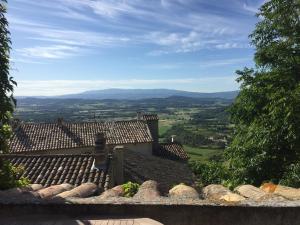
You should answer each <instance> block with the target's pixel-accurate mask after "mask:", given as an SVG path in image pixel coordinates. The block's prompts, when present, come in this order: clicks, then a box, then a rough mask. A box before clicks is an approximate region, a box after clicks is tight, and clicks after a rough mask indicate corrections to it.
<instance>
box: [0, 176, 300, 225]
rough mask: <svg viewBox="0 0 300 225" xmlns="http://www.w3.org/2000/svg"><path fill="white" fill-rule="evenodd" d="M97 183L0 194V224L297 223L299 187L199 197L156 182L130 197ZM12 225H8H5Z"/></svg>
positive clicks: (219, 191)
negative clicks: (56, 220)
mask: <svg viewBox="0 0 300 225" xmlns="http://www.w3.org/2000/svg"><path fill="white" fill-rule="evenodd" d="M97 189H98V188H97V186H96V185H95V184H92V183H86V184H82V185H81V186H78V187H75V188H73V187H72V186H70V185H68V184H61V185H54V186H51V187H48V188H43V186H41V185H38V184H35V185H31V186H29V187H25V188H15V189H11V190H7V191H0V224H1V221H3V219H6V218H16V217H18V218H20V217H24V216H28V215H31V216H32V215H34V216H39V217H43V216H47V217H48V218H51V217H57V216H66V217H69V218H72V219H73V220H75V219H77V220H81V219H96V218H145V217H146V218H151V219H154V220H156V221H159V222H161V223H163V224H165V225H198V224H199V225H298V224H300V193H299V192H300V191H299V189H295V188H290V187H284V186H279V185H275V186H274V185H273V184H266V185H263V186H262V187H260V188H257V187H254V186H251V185H243V186H240V187H238V188H237V189H236V190H235V191H234V192H232V191H229V190H228V189H226V188H225V187H223V186H221V185H209V186H207V187H205V188H204V189H203V190H202V193H198V192H197V191H196V190H195V189H194V188H192V187H190V186H187V185H184V184H180V185H177V186H175V187H173V188H172V189H171V190H169V193H168V195H164V196H163V195H161V194H160V192H159V189H158V183H157V182H156V181H146V182H144V183H143V184H142V185H141V187H140V188H139V190H138V192H137V193H136V194H135V195H134V196H133V197H131V198H125V197H122V196H124V190H123V189H122V186H116V187H114V188H112V189H110V190H107V191H105V192H104V193H101V194H100V195H99V193H98V191H97ZM6 225H7V224H6Z"/></svg>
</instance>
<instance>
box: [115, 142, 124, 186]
mask: <svg viewBox="0 0 300 225" xmlns="http://www.w3.org/2000/svg"><path fill="white" fill-rule="evenodd" d="M124 151H125V148H124V146H121V145H118V146H116V147H114V149H113V180H114V183H115V185H120V184H123V183H124Z"/></svg>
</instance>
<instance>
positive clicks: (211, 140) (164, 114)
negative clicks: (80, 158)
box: [15, 97, 231, 162]
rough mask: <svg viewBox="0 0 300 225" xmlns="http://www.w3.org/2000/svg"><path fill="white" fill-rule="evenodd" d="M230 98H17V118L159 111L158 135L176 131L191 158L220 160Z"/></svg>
mask: <svg viewBox="0 0 300 225" xmlns="http://www.w3.org/2000/svg"><path fill="white" fill-rule="evenodd" d="M230 104H231V100H227V99H219V98H215V99H214V98H207V99H206V98H190V97H169V98H154V99H143V100H86V99H39V98H24V99H18V105H17V108H16V111H15V118H19V119H20V120H23V121H26V122H54V121H56V120H57V118H63V119H64V120H65V121H69V122H88V121H107V120H130V119H135V118H136V113H137V112H138V111H142V112H146V113H157V114H158V115H159V118H160V120H159V135H160V140H161V141H167V140H169V139H170V137H171V135H176V137H175V139H176V141H178V142H180V143H182V144H184V146H185V149H186V151H187V153H188V154H189V156H190V158H191V159H192V160H200V161H202V162H206V161H209V160H220V157H221V154H222V151H223V149H224V147H225V146H226V144H227V140H228V139H229V136H230V124H229V121H228V113H227V111H226V110H227V108H228V106H229V105H230Z"/></svg>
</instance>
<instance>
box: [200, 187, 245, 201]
mask: <svg viewBox="0 0 300 225" xmlns="http://www.w3.org/2000/svg"><path fill="white" fill-rule="evenodd" d="M202 191H203V196H204V198H206V199H209V200H214V201H226V202H240V201H243V200H245V197H243V196H241V195H238V194H235V193H232V192H231V191H230V190H229V189H227V188H225V187H223V186H222V185H219V184H211V185H208V186H206V187H205V188H203V190H202Z"/></svg>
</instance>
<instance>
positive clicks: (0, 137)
mask: <svg viewBox="0 0 300 225" xmlns="http://www.w3.org/2000/svg"><path fill="white" fill-rule="evenodd" d="M6 3H7V2H6V0H0V106H1V107H0V151H1V153H7V152H8V139H9V138H10V135H11V127H10V121H11V119H12V113H13V110H14V107H15V103H16V101H15V99H14V97H13V91H14V86H16V82H15V81H14V80H13V78H12V77H11V76H10V75H9V70H10V66H9V54H10V45H11V40H10V33H9V30H8V21H7V19H6V17H5V14H6ZM21 170H22V169H21V168H16V167H13V166H12V165H11V164H10V163H8V162H6V161H3V160H2V159H1V158H0V189H6V188H11V187H15V186H21V185H23V184H27V183H28V181H27V180H26V179H25V178H22V177H21V178H20V173H21Z"/></svg>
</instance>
